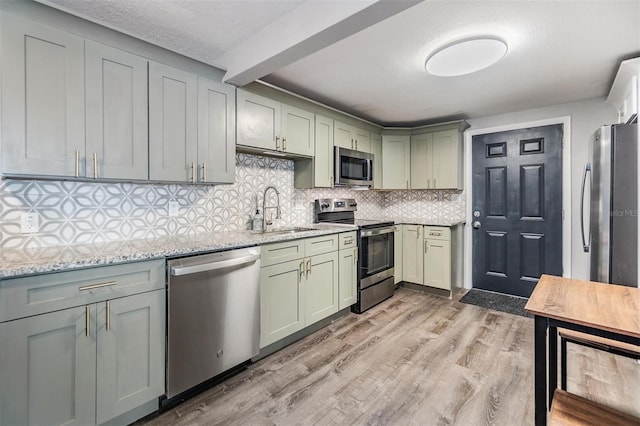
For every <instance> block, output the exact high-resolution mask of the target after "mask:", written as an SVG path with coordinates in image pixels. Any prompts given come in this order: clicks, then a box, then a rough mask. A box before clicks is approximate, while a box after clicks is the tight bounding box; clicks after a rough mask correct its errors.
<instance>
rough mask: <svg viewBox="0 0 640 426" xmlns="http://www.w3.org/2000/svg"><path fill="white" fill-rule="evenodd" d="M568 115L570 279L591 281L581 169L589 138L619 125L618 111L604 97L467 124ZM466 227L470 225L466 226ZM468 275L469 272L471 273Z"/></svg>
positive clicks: (495, 124)
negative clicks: (600, 129) (584, 245)
mask: <svg viewBox="0 0 640 426" xmlns="http://www.w3.org/2000/svg"><path fill="white" fill-rule="evenodd" d="M567 116H569V117H570V119H571V130H570V136H571V153H570V155H571V162H570V164H571V188H572V191H571V236H570V238H571V277H573V278H578V279H589V254H588V253H584V251H583V249H582V242H581V241H580V184H581V180H582V170H583V168H584V165H585V163H586V162H587V161H588V158H589V156H590V155H589V138H590V136H591V135H592V134H593V132H595V130H596V129H597V128H598V127H599V126H601V125H602V124H609V123H616V122H617V112H616V109H615V108H614V107H613V106H612V105H609V104H607V103H605V101H604V98H598V99H590V100H586V101H580V102H572V103H567V104H559V105H552V106H548V107H543V108H535V109H529V110H524V111H518V112H512V113H508V114H501V115H495V116H489V117H482V118H476V119H470V120H467V121H468V122H469V124H470V125H471V127H470V128H469V129H468V130H467V132H470V131H474V130H477V129H485V128H493V127H501V126H512V125H517V124H520V123H528V122H535V121H541V120H550V119H556V118H558V119H559V122H560V119H561V118H562V117H567ZM466 173H467V176H470V175H471V164H468V165H467V170H466ZM470 203H471V200H469V203H468V205H471V204H470ZM467 226H469V225H468V224H467ZM467 234H469V233H467ZM465 244H466V245H467V247H470V244H471V241H466V242H465ZM467 272H470V270H469V271H467ZM467 276H469V274H467ZM467 281H469V280H467Z"/></svg>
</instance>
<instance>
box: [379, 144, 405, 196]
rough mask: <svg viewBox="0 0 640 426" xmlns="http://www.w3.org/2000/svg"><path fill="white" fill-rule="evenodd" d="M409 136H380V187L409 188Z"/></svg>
mask: <svg viewBox="0 0 640 426" xmlns="http://www.w3.org/2000/svg"><path fill="white" fill-rule="evenodd" d="M409 147H410V140H409V136H387V135H384V136H382V187H383V188H384V189H409V178H410V174H409V169H410V165H409V164H410V162H409Z"/></svg>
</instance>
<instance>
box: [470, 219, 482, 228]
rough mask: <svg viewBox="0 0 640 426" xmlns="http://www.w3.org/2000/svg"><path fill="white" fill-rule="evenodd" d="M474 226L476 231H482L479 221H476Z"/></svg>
mask: <svg viewBox="0 0 640 426" xmlns="http://www.w3.org/2000/svg"><path fill="white" fill-rule="evenodd" d="M472 226H473V227H474V228H475V229H480V228H482V224H481V223H480V221H479V220H476V221H474V222H473V225H472Z"/></svg>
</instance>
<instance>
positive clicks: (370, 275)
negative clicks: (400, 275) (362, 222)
mask: <svg viewBox="0 0 640 426" xmlns="http://www.w3.org/2000/svg"><path fill="white" fill-rule="evenodd" d="M395 229H396V228H395V227H393V226H387V227H383V228H373V229H364V230H362V231H360V248H359V249H360V256H359V259H358V260H359V265H360V270H359V276H358V278H359V283H360V289H363V288H366V287H369V286H372V285H374V284H376V283H378V282H380V281H383V280H385V279H387V278H389V277H392V276H393V250H394V238H393V233H394V231H395Z"/></svg>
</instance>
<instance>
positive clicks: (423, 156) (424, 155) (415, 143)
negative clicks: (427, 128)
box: [411, 133, 433, 189]
mask: <svg viewBox="0 0 640 426" xmlns="http://www.w3.org/2000/svg"><path fill="white" fill-rule="evenodd" d="M432 156H433V134H432V133H425V134H422V135H413V136H411V189H428V188H430V187H431V186H430V185H431V184H432V175H433V167H432V161H433V160H432Z"/></svg>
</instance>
